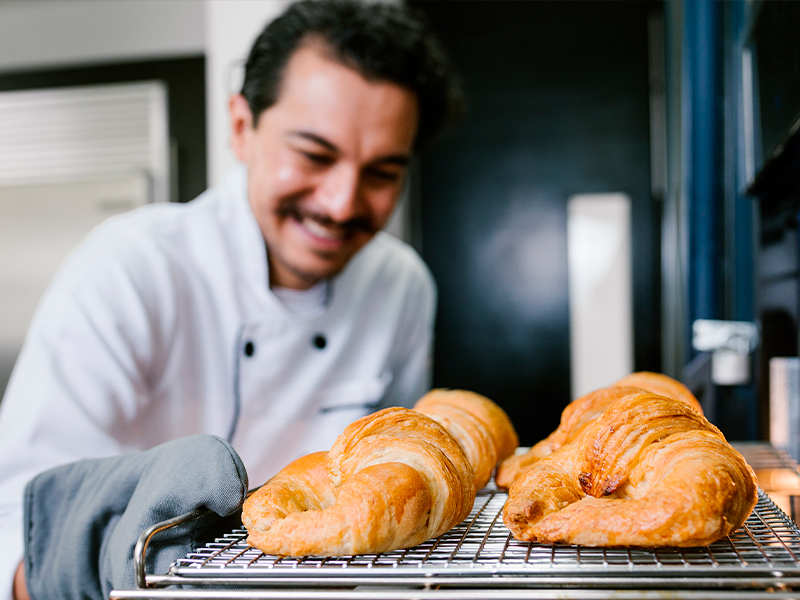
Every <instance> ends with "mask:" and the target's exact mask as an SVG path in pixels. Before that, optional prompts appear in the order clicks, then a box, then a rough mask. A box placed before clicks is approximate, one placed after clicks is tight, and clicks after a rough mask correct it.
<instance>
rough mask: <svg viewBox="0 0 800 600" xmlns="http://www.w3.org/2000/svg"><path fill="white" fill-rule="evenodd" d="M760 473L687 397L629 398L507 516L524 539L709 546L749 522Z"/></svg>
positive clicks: (521, 488) (551, 458)
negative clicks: (756, 475) (747, 519)
mask: <svg viewBox="0 0 800 600" xmlns="http://www.w3.org/2000/svg"><path fill="white" fill-rule="evenodd" d="M756 500H757V484H756V479H755V475H754V473H753V471H752V469H751V468H750V466H749V465H748V464H747V463H746V462H745V460H744V458H742V456H741V455H740V454H739V453H738V452H737V451H736V450H735V449H734V448H733V447H732V446H730V444H728V443H727V442H726V441H725V438H724V437H723V435H722V433H721V432H720V431H719V430H718V429H717V428H716V427H714V426H713V425H712V424H711V423H709V422H708V421H707V420H706V419H705V417H703V416H702V415H701V414H700V413H699V412H698V411H697V410H695V409H694V408H692V407H691V406H690V405H689V404H688V403H686V402H683V401H680V400H674V399H671V398H666V397H664V396H658V395H656V394H652V393H648V392H634V393H627V394H625V395H623V397H622V398H620V399H618V400H617V401H616V402H614V403H613V404H612V405H611V406H610V407H609V408H607V409H606V410H605V412H603V413H602V414H601V415H600V416H599V417H598V418H597V419H596V420H594V421H593V422H592V423H591V424H590V425H589V426H588V427H586V428H585V430H584V431H583V433H581V435H580V436H579V437H578V438H577V439H576V440H574V441H573V442H571V443H567V444H565V445H563V446H561V447H560V448H559V449H557V450H555V451H554V452H552V453H551V454H549V455H548V456H546V457H544V458H542V459H541V460H539V461H538V462H536V463H535V464H534V465H533V466H532V467H530V468H529V469H528V470H526V471H524V472H523V473H522V475H521V476H520V477H519V478H518V479H517V480H516V481H515V482H514V483H513V485H512V486H511V489H510V490H509V498H508V502H507V503H506V505H505V507H504V510H503V521H504V522H505V524H506V526H507V527H508V528H509V529H510V530H511V532H512V533H513V534H514V537H516V538H517V539H519V540H523V541H535V542H547V543H569V544H580V545H588V546H648V547H656V546H701V545H707V544H710V543H712V542H714V541H716V540H717V539H719V538H721V537H724V536H725V535H728V534H729V533H731V532H732V531H734V530H735V529H737V528H738V527H741V525H742V524H743V523H744V521H745V519H746V518H747V516H748V515H749V514H750V512H751V511H752V509H753V507H754V506H755V503H756Z"/></svg>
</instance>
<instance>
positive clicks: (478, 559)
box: [170, 489, 800, 582]
mask: <svg viewBox="0 0 800 600" xmlns="http://www.w3.org/2000/svg"><path fill="white" fill-rule="evenodd" d="M506 498H507V495H506V494H505V493H502V492H498V491H496V490H491V489H486V490H483V491H481V492H480V493H479V494H478V497H477V499H476V501H475V506H474V508H473V510H472V513H471V514H470V516H469V517H468V518H467V519H466V520H465V521H464V522H463V523H462V524H461V525H459V526H457V527H455V528H453V529H452V530H450V531H449V532H447V533H446V534H444V535H442V536H441V537H439V538H437V539H433V540H429V541H427V542H425V543H423V544H421V545H419V546H416V547H414V548H409V549H407V550H398V551H394V552H385V553H382V554H362V555H358V556H344V557H332V558H331V557H329V558H322V557H300V558H292V557H279V556H272V555H268V554H264V553H263V552H261V551H260V550H257V549H255V548H251V547H250V546H248V545H247V544H246V542H245V538H246V536H247V532H246V530H244V529H236V530H234V531H232V532H231V533H229V534H227V535H225V536H223V537H222V538H218V539H216V540H215V541H214V542H212V543H209V544H207V545H206V546H205V547H202V548H199V549H198V550H197V551H196V552H193V553H191V554H189V555H187V556H186V557H185V558H183V559H180V560H178V561H176V563H175V564H174V565H173V567H172V568H171V570H170V575H171V576H173V577H175V576H177V577H186V578H191V579H192V580H195V581H196V579H195V578H198V577H202V578H209V580H213V579H214V578H215V577H218V578H223V577H224V578H230V577H233V578H244V579H247V578H250V577H256V578H263V577H270V578H273V577H274V578H280V577H281V576H286V577H293V578H297V577H308V578H309V579H312V580H313V579H314V578H317V577H324V578H326V579H328V580H329V579H330V578H336V577H342V578H349V579H352V578H353V577H363V578H364V580H365V581H369V580H370V579H372V578H375V577H387V576H388V577H391V578H397V579H398V581H402V580H403V578H404V577H405V576H413V577H419V576H420V575H440V576H444V577H447V576H461V575H470V576H481V575H487V576H495V577H496V576H498V575H500V576H502V575H517V576H525V575H551V576H552V575H569V576H572V577H596V576H609V575H613V576H614V577H626V576H629V577H642V576H655V577H676V576H678V577H682V578H687V577H688V578H694V577H697V578H702V577H709V576H713V577H720V576H726V577H734V578H742V577H750V576H755V575H760V576H762V577H763V576H764V575H767V576H783V577H786V576H792V577H797V576H800V530H799V529H798V528H797V526H796V525H795V524H794V523H792V521H791V520H790V519H789V518H788V517H787V516H786V515H785V514H784V513H783V512H782V511H781V510H780V509H779V508H778V507H777V506H776V505H775V504H774V503H773V502H772V501H771V500H770V499H769V497H767V496H766V495H765V494H764V493H763V492H759V500H758V504H757V506H756V509H755V510H754V511H753V513H752V514H751V515H750V517H749V518H748V519H747V522H746V523H745V525H744V527H742V528H740V529H739V530H737V531H736V532H734V533H733V534H732V535H730V536H729V537H727V538H724V539H722V540H720V541H718V542H716V543H714V544H712V545H710V546H708V547H699V548H662V549H644V548H585V547H578V546H566V545H545V544H534V543H527V542H519V541H517V540H515V539H514V538H513V537H512V536H511V533H510V531H509V530H508V529H507V528H506V527H505V525H504V524H503V522H502V508H503V504H504V503H505V500H506ZM173 582H174V580H173Z"/></svg>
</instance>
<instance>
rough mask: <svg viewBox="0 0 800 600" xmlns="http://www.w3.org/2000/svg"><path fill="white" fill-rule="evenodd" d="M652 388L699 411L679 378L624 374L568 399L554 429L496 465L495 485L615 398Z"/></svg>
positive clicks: (507, 483) (568, 438)
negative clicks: (617, 379)
mask: <svg viewBox="0 0 800 600" xmlns="http://www.w3.org/2000/svg"><path fill="white" fill-rule="evenodd" d="M642 390H644V391H647V392H652V393H654V394H660V395H662V396H666V397H668V398H674V399H675V400H680V401H682V402H685V403H687V404H688V405H689V406H691V407H693V408H694V409H695V410H697V411H699V412H700V414H702V412H703V409H702V408H701V407H700V403H699V402H698V401H697V399H696V398H695V397H694V395H693V394H692V392H690V391H689V388H687V387H686V386H685V385H683V384H682V383H681V382H679V381H677V380H675V379H672V378H671V377H668V376H667V375H662V374H660V373H651V372H647V371H640V372H637V373H632V374H631V375H628V376H627V377H623V378H622V379H620V380H619V381H617V382H615V383H613V384H612V385H610V386H609V387H607V388H602V389H599V390H595V391H593V392H590V393H588V394H586V395H584V396H581V397H580V398H578V399H576V400H574V401H573V402H570V403H569V404H568V405H567V407H566V408H565V409H564V411H563V412H562V413H561V422H560V423H559V425H558V427H557V428H556V430H555V431H553V433H551V434H550V435H549V436H547V437H546V438H545V439H543V440H542V441H540V442H539V443H537V444H536V445H534V446H532V447H531V449H530V450H528V451H527V452H525V453H523V454H515V455H512V456H509V457H508V458H507V459H506V460H504V461H503V462H502V464H500V466H499V467H498V468H497V474H496V475H495V482H496V483H497V486H498V487H500V488H503V489H508V488H510V487H511V484H512V483H514V481H515V480H516V479H517V478H518V477H519V476H520V475H521V474H522V472H523V471H525V469H527V468H529V467H531V466H532V465H533V464H535V463H536V462H538V461H539V460H541V459H542V458H544V457H545V456H547V455H549V454H551V453H552V452H554V451H555V450H558V449H559V448H560V447H561V446H563V445H564V444H568V443H570V442H572V441H574V440H576V439H578V437H579V436H580V435H581V434H582V433H583V432H584V431H585V430H586V428H587V427H588V426H589V425H591V424H592V423H593V422H594V420H595V419H597V418H598V417H599V416H600V415H601V414H603V412H604V411H605V410H606V409H607V408H608V407H609V406H611V405H612V404H613V403H614V402H616V401H617V400H619V399H620V398H622V397H624V396H625V395H627V394H631V393H635V392H639V391H642Z"/></svg>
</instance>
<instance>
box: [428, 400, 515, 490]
mask: <svg viewBox="0 0 800 600" xmlns="http://www.w3.org/2000/svg"><path fill="white" fill-rule="evenodd" d="M414 410H416V411H418V412H421V413H423V414H426V415H428V416H429V417H431V418H432V419H434V420H435V421H437V422H439V423H440V424H441V425H443V426H444V428H445V429H447V431H448V432H450V435H452V436H453V437H454V438H456V440H458V443H459V444H460V445H461V447H462V448H463V449H464V453H465V454H466V455H467V459H468V460H469V462H470V464H471V465H472V469H473V471H474V472H475V485H476V487H477V488H478V489H480V488H482V487H483V486H485V485H486V484H487V483H488V482H489V479H491V477H492V472H493V471H494V468H495V467H496V466H497V463H498V462H500V461H501V460H503V459H504V458H506V457H508V456H510V455H511V454H512V453H513V452H514V450H515V448H516V447H517V445H518V444H519V438H517V433H516V431H514V426H513V425H512V424H511V420H510V419H509V418H508V415H507V414H506V413H505V412H504V411H503V409H502V408H500V407H499V406H497V404H495V403H494V402H492V401H491V400H489V399H488V398H486V397H484V396H481V395H479V394H475V393H473V392H467V391H464V390H433V391H431V392H428V393H427V394H425V395H424V396H423V397H422V398H420V400H419V401H418V402H417V404H416V405H415V406H414Z"/></svg>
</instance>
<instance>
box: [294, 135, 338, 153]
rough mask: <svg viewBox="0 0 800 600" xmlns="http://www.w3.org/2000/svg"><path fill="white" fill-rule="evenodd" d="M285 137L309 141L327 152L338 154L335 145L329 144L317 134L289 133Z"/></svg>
mask: <svg viewBox="0 0 800 600" xmlns="http://www.w3.org/2000/svg"><path fill="white" fill-rule="evenodd" d="M287 135H288V136H289V137H301V138H304V139H306V140H310V141H312V142H314V143H315V144H319V145H320V146H323V147H324V148H325V149H326V150H329V151H331V152H338V151H339V148H337V147H336V145H335V144H333V143H331V142H329V141H328V140H326V139H325V138H324V137H320V136H318V135H317V134H315V133H311V132H309V131H290V132H289V133H288V134H287Z"/></svg>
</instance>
